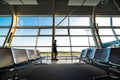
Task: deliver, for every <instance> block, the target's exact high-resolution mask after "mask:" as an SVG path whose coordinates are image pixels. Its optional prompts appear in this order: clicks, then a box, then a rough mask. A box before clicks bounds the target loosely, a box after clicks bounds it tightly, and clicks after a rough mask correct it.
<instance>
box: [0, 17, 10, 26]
mask: <svg viewBox="0 0 120 80" xmlns="http://www.w3.org/2000/svg"><path fill="white" fill-rule="evenodd" d="M11 23H12V17H11V16H0V26H2V27H5V26H9V27H10V26H11Z"/></svg>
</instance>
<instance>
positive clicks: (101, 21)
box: [96, 17, 110, 26]
mask: <svg viewBox="0 0 120 80" xmlns="http://www.w3.org/2000/svg"><path fill="white" fill-rule="evenodd" d="M96 23H97V24H98V26H110V17H96Z"/></svg>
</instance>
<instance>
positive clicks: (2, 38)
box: [0, 37, 6, 47]
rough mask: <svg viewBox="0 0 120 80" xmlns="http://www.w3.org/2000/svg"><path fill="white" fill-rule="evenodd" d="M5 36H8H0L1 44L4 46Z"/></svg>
mask: <svg viewBox="0 0 120 80" xmlns="http://www.w3.org/2000/svg"><path fill="white" fill-rule="evenodd" d="M5 38H6V37H0V46H1V47H2V46H3V44H4V41H5Z"/></svg>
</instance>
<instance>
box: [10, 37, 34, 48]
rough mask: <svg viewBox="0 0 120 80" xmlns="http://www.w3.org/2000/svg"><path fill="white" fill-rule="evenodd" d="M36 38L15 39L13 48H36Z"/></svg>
mask: <svg viewBox="0 0 120 80" xmlns="http://www.w3.org/2000/svg"><path fill="white" fill-rule="evenodd" d="M35 43H36V37H14V38H13V41H12V44H11V46H23V47H24V46H35Z"/></svg>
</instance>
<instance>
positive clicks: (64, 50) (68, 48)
mask: <svg viewBox="0 0 120 80" xmlns="http://www.w3.org/2000/svg"><path fill="white" fill-rule="evenodd" d="M57 50H58V54H59V52H64V53H65V52H70V47H57Z"/></svg>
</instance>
